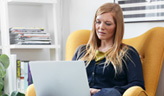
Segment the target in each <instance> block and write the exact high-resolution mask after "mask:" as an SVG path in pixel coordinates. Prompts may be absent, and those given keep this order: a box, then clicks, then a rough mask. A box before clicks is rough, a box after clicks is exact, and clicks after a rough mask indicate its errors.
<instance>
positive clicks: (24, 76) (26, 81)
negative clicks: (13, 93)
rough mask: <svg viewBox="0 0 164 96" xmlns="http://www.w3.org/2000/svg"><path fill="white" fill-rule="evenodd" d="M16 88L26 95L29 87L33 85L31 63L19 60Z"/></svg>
mask: <svg viewBox="0 0 164 96" xmlns="http://www.w3.org/2000/svg"><path fill="white" fill-rule="evenodd" d="M16 68H17V69H16V70H17V80H16V88H17V90H18V91H19V92H21V93H25V91H26V89H27V87H28V86H29V85H30V84H32V83H33V80H32V75H31V70H30V66H29V61H24V60H17V66H16Z"/></svg>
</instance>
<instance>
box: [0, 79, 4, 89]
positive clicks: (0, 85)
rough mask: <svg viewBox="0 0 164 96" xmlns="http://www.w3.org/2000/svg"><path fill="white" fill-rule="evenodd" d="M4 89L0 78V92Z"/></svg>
mask: <svg viewBox="0 0 164 96" xmlns="http://www.w3.org/2000/svg"><path fill="white" fill-rule="evenodd" d="M3 87H4V80H2V78H0V90H2V89H3Z"/></svg>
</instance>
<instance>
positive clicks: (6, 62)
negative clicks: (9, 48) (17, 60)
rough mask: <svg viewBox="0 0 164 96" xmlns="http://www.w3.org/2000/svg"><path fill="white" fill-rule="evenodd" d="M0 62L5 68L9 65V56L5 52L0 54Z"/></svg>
mask: <svg viewBox="0 0 164 96" xmlns="http://www.w3.org/2000/svg"><path fill="white" fill-rule="evenodd" d="M0 62H1V63H2V64H3V66H4V67H5V69H7V68H8V66H9V57H8V56H7V55H5V54H2V55H1V56H0Z"/></svg>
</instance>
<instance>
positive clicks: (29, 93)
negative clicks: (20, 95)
mask: <svg viewBox="0 0 164 96" xmlns="http://www.w3.org/2000/svg"><path fill="white" fill-rule="evenodd" d="M25 96H36V93H35V88H34V84H31V85H30V86H28V87H27V89H26V92H25Z"/></svg>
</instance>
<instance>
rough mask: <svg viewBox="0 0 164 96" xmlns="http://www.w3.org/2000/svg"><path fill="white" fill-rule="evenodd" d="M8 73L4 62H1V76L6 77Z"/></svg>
mask: <svg viewBox="0 0 164 96" xmlns="http://www.w3.org/2000/svg"><path fill="white" fill-rule="evenodd" d="M5 75H6V69H5V67H4V66H3V64H2V63H1V62H0V78H4V77H5Z"/></svg>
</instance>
